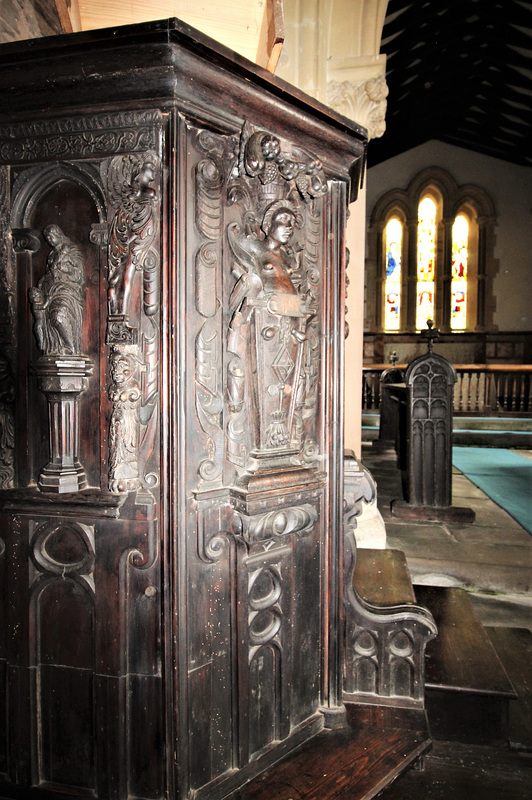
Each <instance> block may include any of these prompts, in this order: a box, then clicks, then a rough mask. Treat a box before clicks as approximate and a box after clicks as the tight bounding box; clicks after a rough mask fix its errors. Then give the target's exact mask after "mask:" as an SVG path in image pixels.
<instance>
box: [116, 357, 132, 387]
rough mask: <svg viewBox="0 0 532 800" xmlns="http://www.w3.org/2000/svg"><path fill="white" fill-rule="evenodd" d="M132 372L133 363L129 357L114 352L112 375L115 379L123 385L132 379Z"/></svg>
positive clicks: (118, 383)
mask: <svg viewBox="0 0 532 800" xmlns="http://www.w3.org/2000/svg"><path fill="white" fill-rule="evenodd" d="M132 374H133V365H132V364H131V363H130V361H129V359H128V358H127V357H126V356H123V355H121V354H118V353H113V357H112V358H111V377H112V379H113V381H114V382H115V383H116V384H117V385H119V386H121V385H122V384H124V383H127V382H128V381H129V380H131V377H132Z"/></svg>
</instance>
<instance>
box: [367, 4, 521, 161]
mask: <svg viewBox="0 0 532 800" xmlns="http://www.w3.org/2000/svg"><path fill="white" fill-rule="evenodd" d="M381 53H386V55H387V67H386V70H387V71H386V81H387V83H388V87H389V95H388V108H387V112H386V133H385V134H384V135H383V136H382V138H380V139H373V140H372V141H371V142H370V145H369V149H368V162H369V166H370V167H371V166H374V165H376V164H380V163H381V162H383V161H385V160H386V159H388V158H392V157H393V156H396V155H398V154H400V153H403V152H404V151H406V150H409V149H410V148H412V147H416V146H417V145H420V144H423V143H424V142H426V141H428V140H429V139H437V140H439V141H442V142H447V143H449V144H452V145H456V146H458V147H464V148H467V149H468V150H474V151H476V152H480V153H484V154H486V155H489V156H494V157H495V158H501V159H504V160H505V161H511V162H513V163H515V164H521V165H524V166H532V2H527V1H526V0H413V2H407V1H406V0H390V2H389V3H388V10H387V16H386V20H385V23H384V30H383V35H382V45H381Z"/></svg>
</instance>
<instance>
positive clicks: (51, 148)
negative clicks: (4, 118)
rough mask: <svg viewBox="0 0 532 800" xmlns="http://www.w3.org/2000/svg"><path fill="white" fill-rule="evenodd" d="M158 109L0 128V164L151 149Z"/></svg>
mask: <svg viewBox="0 0 532 800" xmlns="http://www.w3.org/2000/svg"><path fill="white" fill-rule="evenodd" d="M161 129H162V115H161V113H160V111H158V110H147V111H119V112H114V113H107V114H105V113H104V114H93V115H87V116H72V117H64V118H61V119H50V120H41V121H39V122H22V123H15V124H13V125H0V163H2V164H19V163H25V162H31V161H48V160H50V159H53V160H59V159H69V158H76V157H87V156H102V155H107V154H111V153H127V152H130V151H135V150H152V149H153V150H154V149H157V148H158V147H159V144H160V139H161Z"/></svg>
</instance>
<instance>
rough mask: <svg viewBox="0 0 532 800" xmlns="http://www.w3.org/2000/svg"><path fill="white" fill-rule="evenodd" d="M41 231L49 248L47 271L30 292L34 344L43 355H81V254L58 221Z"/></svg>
mask: <svg viewBox="0 0 532 800" xmlns="http://www.w3.org/2000/svg"><path fill="white" fill-rule="evenodd" d="M43 233H44V237H45V239H46V240H47V242H48V243H49V244H50V245H51V246H52V250H51V251H50V254H49V256H48V260H47V265H46V272H45V273H44V275H43V277H42V278H41V279H40V281H39V283H38V284H37V286H36V287H34V288H33V289H30V294H29V297H30V303H31V310H32V312H33V316H34V318H35V324H34V327H33V330H34V332H35V337H36V339H37V346H38V347H39V350H41V352H42V353H43V355H45V356H51V355H54V356H55V355H80V353H81V326H82V318H83V285H84V280H85V274H84V264H83V254H82V252H81V249H80V248H79V247H78V246H77V245H76V244H74V242H72V241H71V240H70V239H69V238H68V236H66V235H65V234H64V233H63V231H62V230H61V228H60V227H59V226H58V225H49V226H48V227H47V228H45V230H44V231H43Z"/></svg>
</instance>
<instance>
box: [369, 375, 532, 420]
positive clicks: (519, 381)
mask: <svg viewBox="0 0 532 800" xmlns="http://www.w3.org/2000/svg"><path fill="white" fill-rule="evenodd" d="M390 366H391V364H371V365H368V366H365V367H363V380H362V410H363V411H378V409H379V407H380V401H381V392H380V377H381V374H382V372H383V370H385V369H387V368H388V367H390ZM396 366H397V367H399V368H401V369H405V368H406V366H407V365H406V364H397V365H396ZM454 366H455V369H456V372H457V375H458V380H457V382H456V384H455V388H454V413H455V414H464V415H465V414H467V415H472V414H478V415H479V416H501V415H512V414H520V415H525V416H532V364H493V365H489V366H488V365H486V364H455V365H454Z"/></svg>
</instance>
